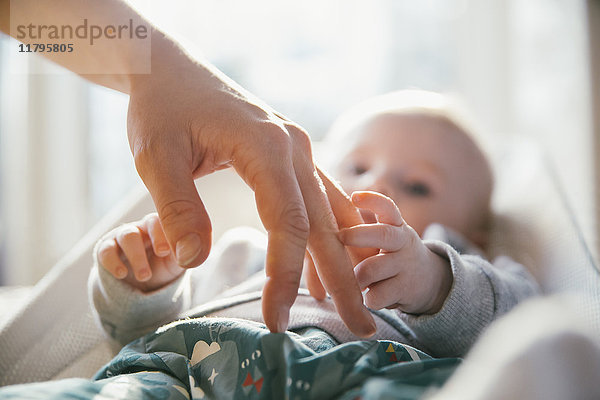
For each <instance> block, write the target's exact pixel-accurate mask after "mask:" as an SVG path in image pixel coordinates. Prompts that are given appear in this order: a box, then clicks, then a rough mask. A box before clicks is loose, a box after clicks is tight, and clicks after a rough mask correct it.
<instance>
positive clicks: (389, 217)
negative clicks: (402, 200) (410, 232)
mask: <svg viewBox="0 0 600 400" xmlns="http://www.w3.org/2000/svg"><path fill="white" fill-rule="evenodd" d="M352 203H353V204H354V205H355V206H356V207H358V208H363V209H367V210H370V211H372V212H374V213H375V215H376V216H377V221H379V222H381V223H384V224H390V225H395V226H402V225H404V220H403V219H402V215H401V214H400V210H398V207H397V206H396V203H394V201H393V200H392V199H390V198H389V197H387V196H384V195H382V194H381V193H376V192H366V191H365V192H354V193H352Z"/></svg>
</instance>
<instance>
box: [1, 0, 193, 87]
mask: <svg viewBox="0 0 600 400" xmlns="http://www.w3.org/2000/svg"><path fill="white" fill-rule="evenodd" d="M0 1H1V3H0V4H1V6H0V7H1V8H0V10H1V11H2V12H1V15H2V17H1V19H0V30H2V31H3V32H4V33H7V34H9V35H11V36H12V37H14V38H15V39H17V40H19V41H21V42H23V43H25V44H34V43H44V44H45V43H52V44H55V43H57V44H61V43H62V44H67V43H68V44H71V45H72V48H73V50H72V51H71V52H66V51H65V52H60V51H59V52H54V51H53V52H42V53H41V54H43V55H44V56H45V57H47V58H48V59H50V60H52V61H53V62H56V63H57V64H59V65H62V66H63V67H65V68H67V69H69V70H71V71H73V72H75V73H77V74H79V75H81V76H83V77H85V78H86V79H89V80H90V81H92V82H94V83H98V84H101V85H103V86H107V87H110V88H113V89H116V90H119V91H121V92H124V93H128V94H130V93H131V87H132V82H133V81H134V80H135V79H139V78H140V76H144V75H146V76H148V74H149V73H150V72H151V71H152V70H154V69H160V67H161V65H165V64H172V65H175V64H180V63H184V62H188V63H189V62H190V60H189V57H188V56H187V55H186V54H185V53H184V52H183V51H181V49H179V48H178V46H177V45H176V44H175V43H174V42H173V41H172V40H170V39H169V38H168V37H166V36H165V35H164V34H163V33H162V32H160V31H159V30H158V29H156V28H155V27H153V26H152V25H151V24H150V23H149V22H148V21H146V20H145V19H144V18H143V17H142V16H140V15H139V14H138V13H137V12H136V11H135V10H133V9H132V8H131V7H129V6H128V5H127V4H126V3H124V2H123V1H121V0H103V1H87V0H19V1H12V5H10V4H11V2H10V1H9V0H0ZM9 15H10V16H9ZM84 23H85V24H86V25H87V28H86V29H85V30H84V29H81V30H80V31H76V29H77V27H81V26H82V25H83V24H84ZM92 25H94V26H95V28H94V31H91V29H92V28H91V26H92ZM84 33H85V35H84ZM82 36H85V37H82Z"/></svg>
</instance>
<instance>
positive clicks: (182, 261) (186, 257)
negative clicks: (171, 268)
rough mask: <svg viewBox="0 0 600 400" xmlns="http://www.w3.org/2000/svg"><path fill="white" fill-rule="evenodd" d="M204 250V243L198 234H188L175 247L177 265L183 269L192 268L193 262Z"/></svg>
mask: <svg viewBox="0 0 600 400" xmlns="http://www.w3.org/2000/svg"><path fill="white" fill-rule="evenodd" d="M201 250H202V241H201V240H200V236H198V234H197V233H188V234H187V235H186V236H185V237H184V238H183V239H180V240H179V242H177V245H176V246H175V257H176V258H177V263H178V264H179V265H181V266H182V267H187V266H190V264H191V263H192V261H194V259H195V258H196V257H198V254H200V251H201Z"/></svg>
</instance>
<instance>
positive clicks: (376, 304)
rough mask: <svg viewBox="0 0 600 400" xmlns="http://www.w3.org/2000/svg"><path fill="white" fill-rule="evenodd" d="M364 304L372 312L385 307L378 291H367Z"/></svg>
mask: <svg viewBox="0 0 600 400" xmlns="http://www.w3.org/2000/svg"><path fill="white" fill-rule="evenodd" d="M365 304H366V305H367V307H369V308H372V309H374V310H379V309H381V308H383V307H385V304H383V299H382V297H381V294H380V293H379V291H378V290H373V289H369V291H368V292H367V293H366V294H365Z"/></svg>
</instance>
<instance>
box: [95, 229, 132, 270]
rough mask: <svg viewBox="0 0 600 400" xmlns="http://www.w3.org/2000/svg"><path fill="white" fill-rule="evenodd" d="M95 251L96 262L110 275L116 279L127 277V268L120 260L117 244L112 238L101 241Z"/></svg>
mask: <svg viewBox="0 0 600 400" xmlns="http://www.w3.org/2000/svg"><path fill="white" fill-rule="evenodd" d="M96 251H97V253H96V254H97V257H98V262H99V263H100V265H101V266H102V267H104V269H106V270H107V271H108V272H110V274H111V275H112V276H114V277H115V278H117V279H124V278H126V277H127V274H128V269H127V266H126V265H125V263H124V262H123V261H122V260H121V257H120V255H119V253H120V249H119V245H118V244H117V242H116V241H115V239H114V238H110V239H106V240H104V241H102V243H100V244H99V245H98V248H97V250H96Z"/></svg>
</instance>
